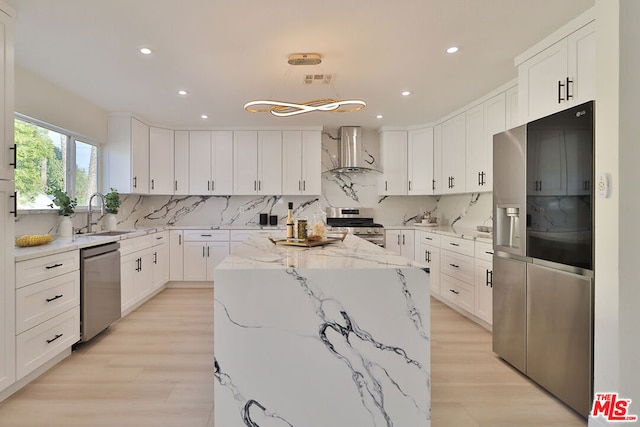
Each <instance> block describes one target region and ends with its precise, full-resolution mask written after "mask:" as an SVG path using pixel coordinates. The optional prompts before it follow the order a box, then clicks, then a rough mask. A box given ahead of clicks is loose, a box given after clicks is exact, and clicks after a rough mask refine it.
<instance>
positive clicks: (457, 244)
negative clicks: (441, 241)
mask: <svg viewBox="0 0 640 427" xmlns="http://www.w3.org/2000/svg"><path fill="white" fill-rule="evenodd" d="M449 244H450V245H451V246H460V244H459V243H449Z"/></svg>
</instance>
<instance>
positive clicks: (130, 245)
mask: <svg viewBox="0 0 640 427" xmlns="http://www.w3.org/2000/svg"><path fill="white" fill-rule="evenodd" d="M151 237H152V236H151V235H150V234H149V235H145V236H140V237H134V238H131V239H124V240H120V256H125V255H129V254H131V253H134V252H138V251H141V250H143V249H147V248H150V247H151Z"/></svg>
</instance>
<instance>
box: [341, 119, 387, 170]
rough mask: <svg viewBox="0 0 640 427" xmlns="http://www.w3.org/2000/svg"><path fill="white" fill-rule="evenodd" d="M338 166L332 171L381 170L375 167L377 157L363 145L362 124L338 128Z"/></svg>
mask: <svg viewBox="0 0 640 427" xmlns="http://www.w3.org/2000/svg"><path fill="white" fill-rule="evenodd" d="M338 133H339V136H338V138H333V137H331V138H333V139H337V140H338V167H336V168H334V169H331V170H330V171H329V172H331V173H364V172H379V171H377V170H375V169H373V165H374V163H375V158H374V157H373V156H372V155H371V154H369V153H367V152H366V151H365V149H364V147H363V145H362V128H361V127H360V126H342V127H341V128H340V129H338Z"/></svg>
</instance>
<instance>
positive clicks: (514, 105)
mask: <svg viewBox="0 0 640 427" xmlns="http://www.w3.org/2000/svg"><path fill="white" fill-rule="evenodd" d="M504 95H505V104H506V105H505V111H506V117H505V121H506V124H505V129H513V128H514V127H516V126H520V125H521V124H522V122H521V121H520V115H519V113H518V86H514V87H511V88H509V89H507V90H506V92H505V93H504Z"/></svg>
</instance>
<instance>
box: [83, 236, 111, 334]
mask: <svg viewBox="0 0 640 427" xmlns="http://www.w3.org/2000/svg"><path fill="white" fill-rule="evenodd" d="M119 248H120V243H118V242H112V243H106V244H104V245H98V246H91V247H89V248H85V249H80V341H82V342H86V341H89V340H90V339H91V338H93V337H94V336H96V335H97V334H99V333H100V332H102V331H103V330H105V329H106V328H108V327H109V326H110V325H111V324H112V323H113V322H115V321H116V320H118V319H119V318H120V317H121V313H120V251H119V250H118V249H119Z"/></svg>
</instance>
